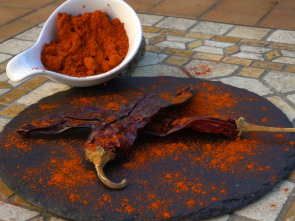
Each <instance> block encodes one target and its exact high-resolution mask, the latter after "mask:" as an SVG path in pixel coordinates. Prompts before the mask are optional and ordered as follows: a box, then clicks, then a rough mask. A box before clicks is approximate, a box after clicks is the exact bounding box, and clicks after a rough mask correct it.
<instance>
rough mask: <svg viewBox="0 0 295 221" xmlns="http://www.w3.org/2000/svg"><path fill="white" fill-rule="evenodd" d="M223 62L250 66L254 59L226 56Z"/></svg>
mask: <svg viewBox="0 0 295 221" xmlns="http://www.w3.org/2000/svg"><path fill="white" fill-rule="evenodd" d="M222 62H225V63H230V64H239V65H245V66H248V65H250V64H251V63H252V60H249V59H244V58H235V57H225V58H224V59H223V60H222Z"/></svg>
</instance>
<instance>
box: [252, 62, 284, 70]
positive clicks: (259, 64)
mask: <svg viewBox="0 0 295 221" xmlns="http://www.w3.org/2000/svg"><path fill="white" fill-rule="evenodd" d="M252 66H253V67H258V68H266V69H268V68H269V69H275V70H282V68H283V67H284V65H283V64H279V63H271V62H264V61H255V62H254V63H253V65H252Z"/></svg>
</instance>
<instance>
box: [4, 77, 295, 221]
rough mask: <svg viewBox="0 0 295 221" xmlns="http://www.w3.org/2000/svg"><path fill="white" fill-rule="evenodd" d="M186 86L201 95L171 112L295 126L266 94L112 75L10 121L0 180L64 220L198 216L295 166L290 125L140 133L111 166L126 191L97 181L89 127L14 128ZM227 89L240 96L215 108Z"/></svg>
mask: <svg viewBox="0 0 295 221" xmlns="http://www.w3.org/2000/svg"><path fill="white" fill-rule="evenodd" d="M184 86H193V87H195V95H196V97H201V98H200V99H193V100H191V101H190V103H188V104H187V106H185V107H178V108H174V109H173V110H171V111H169V112H167V113H166V114H167V115H172V114H173V115H177V116H192V115H207V116H212V115H214V116H221V117H225V116H228V117H236V116H245V117H246V118H247V120H248V121H249V122H251V123H257V124H260V125H268V126H281V127H292V124H291V123H290V122H289V120H288V119H287V117H286V116H285V115H284V114H283V113H282V112H281V111H280V110H279V109H278V108H276V107H275V106H274V105H272V104H271V103H270V102H269V101H268V100H266V99H264V98H262V97H260V96H258V95H256V94H254V93H251V92H249V91H246V90H243V89H237V88H234V87H231V86H227V85H224V84H222V83H219V82H208V81H205V80H200V79H191V78H190V79H188V78H187V79H182V78H173V77H159V78H122V79H114V80H112V81H110V82H108V83H107V84H105V85H99V86H96V87H91V88H73V89H70V90H68V91H64V92H60V93H57V94H54V95H52V96H49V97H46V98H44V99H42V100H41V101H40V102H38V103H37V104H34V105H31V106H30V107H28V108H27V109H26V110H24V111H23V112H22V113H20V114H19V115H18V116H17V117H16V118H14V119H13V120H12V121H11V122H10V123H9V124H8V125H6V127H5V128H4V130H3V132H2V133H1V143H0V147H1V149H0V165H1V167H0V174H1V178H2V179H3V180H4V182H5V183H6V184H7V185H8V186H9V187H10V188H11V189H12V190H13V191H15V192H16V194H18V195H19V196H21V197H23V198H24V199H25V200H27V201H29V202H30V203H32V204H34V205H36V206H38V207H41V208H43V209H45V210H47V211H49V212H52V213H55V214H56V215H59V216H62V217H64V218H67V219H73V220H87V221H89V220H143V219H146V220H162V219H174V220H175V219H179V220H181V219H183V220H197V219H202V218H209V217H213V216H216V215H221V214H226V213H229V212H232V211H234V210H236V209H238V208H241V207H243V206H245V205H247V204H249V203H251V202H254V201H256V200H257V199H258V198H260V197H261V196H263V195H264V194H266V193H267V192H268V191H270V190H271V189H272V188H273V186H274V185H275V184H277V183H278V182H279V181H281V180H283V179H285V178H286V177H287V176H288V174H289V173H290V172H291V171H292V170H293V168H294V163H295V157H294V153H295V149H294V146H293V145H292V144H293V143H292V141H294V140H295V136H294V133H289V134H284V135H279V134H270V133H251V134H244V135H243V136H242V138H241V139H240V140H230V139H227V138H224V137H222V136H213V135H204V134H198V133H193V132H192V131H190V130H184V131H182V132H179V133H176V134H173V135H170V136H168V137H165V138H158V137H154V136H151V135H147V134H144V133H141V134H140V135H139V136H138V139H137V140H136V142H135V144H134V148H133V149H132V150H130V151H128V152H127V153H122V154H121V155H120V156H118V158H117V159H116V160H115V161H114V162H112V163H109V164H108V165H107V167H106V168H105V173H106V174H107V176H108V177H109V178H110V179H111V180H113V181H116V182H119V181H120V180H121V179H123V178H125V177H126V178H128V180H129V182H130V183H129V184H128V186H127V187H126V188H125V189H123V190H120V191H112V190H109V189H107V188H105V187H104V186H103V185H102V184H101V183H100V182H99V180H98V179H97V177H96V174H95V170H94V167H93V165H92V164H91V163H89V162H87V161H86V160H85V159H84V153H83V144H84V142H85V140H86V139H87V136H88V134H89V131H88V130H85V129H79V130H76V131H68V132H65V133H63V134H60V135H52V136H44V135H36V134H35V135H32V136H30V137H26V138H24V137H21V136H20V135H18V134H16V133H15V130H16V129H17V128H19V127H21V126H22V125H23V124H25V123H30V122H35V121H38V120H40V119H42V118H44V117H45V116H48V115H50V114H52V113H63V112H68V111H70V110H74V112H76V113H79V112H81V111H80V108H81V107H87V106H94V105H96V106H99V107H102V108H116V105H117V103H118V101H120V103H121V104H123V103H124V102H128V101H129V100H131V99H133V98H134V97H136V96H141V95H142V94H144V93H146V92H147V91H153V92H159V93H169V92H174V91H176V90H177V89H178V88H180V87H184ZM200 91H201V92H202V93H201V94H198V93H200ZM228 93H230V94H231V95H232V97H231V99H232V101H235V102H236V103H234V104H231V105H227V103H226V102H225V103H224V105H223V108H216V105H217V100H215V101H214V100H207V101H206V99H209V97H211V98H212V97H214V96H215V97H217V98H220V99H221V100H222V99H223V98H224V97H226V96H228ZM208 95H210V96H208ZM202 96H203V98H202ZM86 98H87V99H86ZM202 99H203V100H202ZM115 101H116V102H117V103H116V102H115ZM228 104H230V102H228ZM240 145H241V148H240V149H238V148H237V147H240ZM230 148H234V149H233V150H231V149H230ZM210 151H211V152H210Z"/></svg>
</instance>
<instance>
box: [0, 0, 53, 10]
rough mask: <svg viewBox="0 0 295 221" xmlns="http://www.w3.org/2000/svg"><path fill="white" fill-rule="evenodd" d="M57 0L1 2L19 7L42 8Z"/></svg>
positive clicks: (1, 4)
mask: <svg viewBox="0 0 295 221" xmlns="http://www.w3.org/2000/svg"><path fill="white" fill-rule="evenodd" d="M54 1H55V0H42V1H40V0H29V1H23V0H9V1H2V2H0V6H9V7H18V8H36V9H38V8H41V7H43V6H45V5H47V4H50V3H52V2H54Z"/></svg>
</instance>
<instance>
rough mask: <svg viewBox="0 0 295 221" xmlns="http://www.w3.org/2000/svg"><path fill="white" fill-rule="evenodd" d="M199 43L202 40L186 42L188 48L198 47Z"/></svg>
mask: <svg viewBox="0 0 295 221" xmlns="http://www.w3.org/2000/svg"><path fill="white" fill-rule="evenodd" d="M201 45H203V41H202V40H197V41H193V42H190V43H189V44H188V48H189V49H193V48H197V47H199V46H201Z"/></svg>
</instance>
